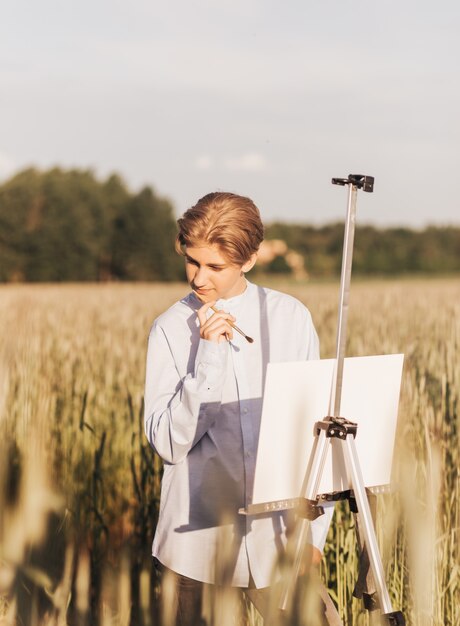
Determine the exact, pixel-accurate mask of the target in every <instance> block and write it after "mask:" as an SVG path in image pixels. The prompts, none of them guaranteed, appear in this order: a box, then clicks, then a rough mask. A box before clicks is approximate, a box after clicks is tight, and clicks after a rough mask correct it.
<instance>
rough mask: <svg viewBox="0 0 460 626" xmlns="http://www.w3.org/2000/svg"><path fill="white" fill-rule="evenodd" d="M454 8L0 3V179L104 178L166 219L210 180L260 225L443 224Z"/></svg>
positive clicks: (451, 217)
mask: <svg viewBox="0 0 460 626" xmlns="http://www.w3.org/2000/svg"><path fill="white" fill-rule="evenodd" d="M459 33H460V3H458V2H456V1H454V0H439V1H438V2H437V3H434V2H427V1H426V0H419V1H417V2H415V1H412V0H407V1H406V0H398V1H396V0H380V1H379V2H375V1H372V0H367V1H366V2H365V1H364V0H363V1H359V0H323V1H320V0H284V1H281V0H231V1H230V0H163V1H162V2H160V1H158V0H149V1H148V0H129V1H128V0H110V1H109V0H78V1H77V0H40V1H38V0H28V1H25V0H3V2H2V6H1V12H0V179H1V180H5V179H7V178H8V177H9V176H11V175H12V174H13V173H15V172H17V171H18V170H20V169H22V168H24V167H27V166H31V165H34V166H36V167H39V168H42V169H45V168H49V167H52V166H55V165H57V166H61V167H65V168H68V167H78V168H84V169H87V168H91V169H93V170H94V171H95V172H96V174H97V175H98V176H100V177H106V176H107V175H109V174H110V173H111V172H118V173H119V174H121V176H122V177H123V178H124V180H125V181H126V183H127V184H128V186H129V187H130V189H132V190H133V191H134V190H138V189H140V188H141V187H142V186H144V185H150V186H152V187H153V188H154V189H155V190H156V192H157V193H159V194H160V195H162V196H166V197H168V198H169V199H170V200H171V201H172V203H173V205H174V208H175V211H176V213H177V214H178V215H180V214H181V213H182V212H183V211H184V210H186V209H187V208H188V207H190V206H192V205H193V204H194V203H195V202H196V201H197V200H198V199H199V198H200V197H201V196H203V195H204V194H206V193H208V192H209V191H215V190H224V191H232V192H235V193H240V194H243V195H248V196H250V197H251V198H252V199H253V200H254V201H255V202H256V204H257V205H258V207H259V208H260V210H261V213H262V216H263V218H264V220H265V221H267V222H270V221H274V220H282V221H287V222H301V223H311V224H317V225H319V224H324V223H328V222H331V221H341V220H343V219H344V217H345V211H346V201H347V197H346V191H345V190H344V189H343V188H341V187H337V186H333V185H332V184H331V178H332V177H347V176H348V174H366V175H372V176H374V177H375V190H374V193H373V194H368V193H364V192H360V193H359V194H358V217H357V221H358V224H359V223H362V224H364V223H366V224H375V225H378V226H382V227H386V226H394V225H403V226H411V227H414V228H423V227H425V226H426V225H428V224H434V225H450V224H452V225H459V224H460V202H459V199H458V197H459V193H460V189H459V185H458V181H457V178H458V176H459V172H460V35H459Z"/></svg>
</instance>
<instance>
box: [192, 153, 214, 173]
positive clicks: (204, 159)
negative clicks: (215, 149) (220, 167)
mask: <svg viewBox="0 0 460 626" xmlns="http://www.w3.org/2000/svg"><path fill="white" fill-rule="evenodd" d="M195 167H196V169H197V170H200V171H208V170H211V169H212V168H213V167H214V160H213V158H212V157H211V156H209V154H202V155H200V156H198V157H197V158H196V159H195Z"/></svg>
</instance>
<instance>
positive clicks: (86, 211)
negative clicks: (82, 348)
mask: <svg viewBox="0 0 460 626" xmlns="http://www.w3.org/2000/svg"><path fill="white" fill-rule="evenodd" d="M175 222H176V216H175V214H174V209H173V206H172V204H171V202H170V201H169V200H167V199H166V198H163V197H160V196H159V195H158V194H157V193H156V192H155V191H154V190H153V189H152V188H151V187H148V186H147V187H144V188H143V189H141V190H140V191H138V192H135V193H133V192H131V191H130V190H129V189H128V188H127V186H126V184H125V183H124V182H123V180H122V179H121V178H120V176H118V175H116V174H113V175H111V176H109V177H108V178H107V179H106V180H103V181H100V180H98V179H97V178H96V176H95V175H94V173H93V172H92V171H88V170H62V169H60V168H54V169H51V170H48V171H39V170H37V169H34V168H29V169H26V170H24V171H22V172H19V173H18V174H16V175H15V176H13V177H12V178H10V179H9V180H7V181H6V182H4V183H3V184H2V185H1V186H0V281H1V282H10V281H32V282H40V281H47V282H48V281H49V282H54V281H58V282H59V281H102V280H125V281H171V280H182V279H183V278H184V269H183V261H182V259H181V258H180V257H179V256H178V255H177V254H176V253H175V251H174V238H175V234H176V223H175ZM266 236H267V238H270V239H282V240H283V241H285V242H286V244H287V246H288V248H289V249H290V250H294V251H296V252H299V253H300V254H301V255H302V256H303V258H304V260H305V268H306V270H307V271H308V273H309V274H310V276H331V275H336V274H338V273H339V272H340V264H341V257H342V242H343V224H329V225H326V226H322V227H313V226H308V225H301V224H284V223H275V224H271V225H268V226H267V229H266ZM256 271H257V269H256ZM259 271H261V270H260V269H259ZM264 271H270V272H276V273H278V272H289V271H291V270H290V267H289V265H288V264H287V263H285V262H284V259H283V258H278V259H275V260H274V261H273V262H272V263H270V265H269V266H268V267H266V268H264ZM459 271H460V228H456V227H444V228H441V227H429V228H426V229H425V230H423V231H413V230H411V229H408V228H388V229H385V230H381V229H377V228H374V227H371V226H365V227H359V226H358V227H357V229H356V235H355V248H354V259H353V272H354V273H357V274H399V273H403V272H407V273H409V272H410V273H440V272H442V273H451V272H459Z"/></svg>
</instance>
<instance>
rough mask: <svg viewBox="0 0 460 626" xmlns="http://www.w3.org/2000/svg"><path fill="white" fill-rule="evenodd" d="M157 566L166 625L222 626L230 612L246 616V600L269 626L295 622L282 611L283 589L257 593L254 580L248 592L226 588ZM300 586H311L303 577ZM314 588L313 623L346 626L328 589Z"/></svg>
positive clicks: (323, 625)
mask: <svg viewBox="0 0 460 626" xmlns="http://www.w3.org/2000/svg"><path fill="white" fill-rule="evenodd" d="M156 566H157V568H158V569H159V570H160V572H161V575H162V594H161V601H162V621H161V623H162V624H167V625H168V626H172V625H174V626H217V625H219V624H222V621H223V620H222V615H228V613H229V611H232V614H233V615H234V612H235V610H236V611H237V612H238V611H239V613H240V614H241V615H242V614H243V608H244V606H245V599H248V600H249V601H250V602H251V603H252V604H253V605H254V606H255V608H256V609H257V611H258V612H259V613H260V615H261V616H262V618H263V619H264V624H265V625H266V626H270V623H271V624H278V625H279V624H289V623H290V622H291V620H290V618H294V615H291V616H290V618H289V616H287V615H284V612H282V611H279V609H278V606H279V597H280V592H281V585H274V586H272V587H264V588H262V589H256V587H255V585H254V584H253V581H252V580H251V581H250V583H249V587H247V588H235V587H230V588H228V587H227V588H224V587H220V586H219V585H210V584H207V583H202V582H200V581H198V580H193V579H192V578H187V577H186V576H182V575H180V574H177V573H175V572H173V571H172V570H170V569H168V568H166V567H164V566H163V565H161V564H160V563H159V562H158V561H156ZM299 582H300V588H302V587H306V586H308V584H309V583H308V578H307V577H305V576H302V577H301V578H300V579H299ZM313 588H314V589H316V591H315V592H314V594H315V596H316V601H315V600H313V602H312V603H311V604H310V610H313V611H314V614H315V615H316V619H314V620H312V623H315V624H321V625H322V626H340V625H341V623H342V622H341V620H340V617H339V614H338V613H337V610H336V608H335V606H334V604H333V602H332V600H331V599H330V597H329V595H328V593H327V589H326V588H325V587H324V585H323V584H322V583H321V582H320V581H319V580H316V581H315V584H314V587H313ZM246 604H247V603H246ZM302 605H303V607H304V608H303V609H302V608H301V607H302ZM305 608H306V607H305V605H304V603H303V602H300V604H298V605H297V606H296V607H295V608H294V614H295V613H296V611H299V610H304V609H305ZM310 610H309V611H308V612H310ZM219 611H220V613H219ZM233 623H238V622H236V621H235V622H233ZM241 623H243V622H241Z"/></svg>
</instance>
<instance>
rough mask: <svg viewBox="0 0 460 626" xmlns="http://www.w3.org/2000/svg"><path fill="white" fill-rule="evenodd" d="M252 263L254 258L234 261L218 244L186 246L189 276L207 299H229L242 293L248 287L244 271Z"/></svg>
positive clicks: (195, 287) (195, 288) (197, 289)
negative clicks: (228, 257)
mask: <svg viewBox="0 0 460 626" xmlns="http://www.w3.org/2000/svg"><path fill="white" fill-rule="evenodd" d="M254 256H255V255H254ZM254 260H255V258H254ZM253 264H254V263H253V260H252V259H251V261H249V262H248V263H246V264H245V265H242V266H240V265H234V264H232V263H231V262H230V261H229V260H228V259H227V258H226V257H224V256H223V255H222V253H221V252H220V250H219V248H218V247H217V246H215V245H203V246H196V247H188V246H187V247H186V248H185V271H186V274H187V280H188V282H189V284H190V286H191V287H192V289H193V290H194V291H196V292H197V293H198V295H199V296H200V297H201V298H202V299H203V301H205V302H210V301H211V300H219V299H221V298H222V299H224V300H227V299H228V298H232V297H233V296H238V295H239V294H240V293H243V291H244V290H245V289H246V279H245V277H244V273H243V272H244V271H248V269H250V268H251V267H252V265H253Z"/></svg>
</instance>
